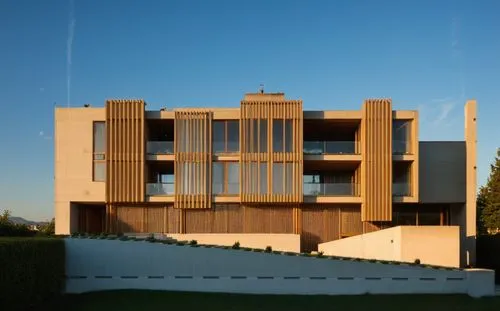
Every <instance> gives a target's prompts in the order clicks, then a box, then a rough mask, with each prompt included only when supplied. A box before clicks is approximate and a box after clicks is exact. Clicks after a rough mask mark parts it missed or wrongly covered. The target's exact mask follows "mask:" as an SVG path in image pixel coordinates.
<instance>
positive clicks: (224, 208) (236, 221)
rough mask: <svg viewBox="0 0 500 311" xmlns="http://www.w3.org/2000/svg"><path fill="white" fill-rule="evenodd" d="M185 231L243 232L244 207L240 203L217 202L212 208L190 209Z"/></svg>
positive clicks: (186, 211)
mask: <svg viewBox="0 0 500 311" xmlns="http://www.w3.org/2000/svg"><path fill="white" fill-rule="evenodd" d="M185 213H186V218H185V219H186V220H185V222H186V232H185V233H242V232H243V208H242V207H241V206H240V204H216V205H214V206H212V208H211V209H189V210H185Z"/></svg>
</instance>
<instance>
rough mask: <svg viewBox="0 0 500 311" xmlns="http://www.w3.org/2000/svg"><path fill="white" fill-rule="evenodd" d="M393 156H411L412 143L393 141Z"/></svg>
mask: <svg viewBox="0 0 500 311" xmlns="http://www.w3.org/2000/svg"><path fill="white" fill-rule="evenodd" d="M392 154H396V155H405V154H411V152H410V142H409V141H407V140H393V141H392Z"/></svg>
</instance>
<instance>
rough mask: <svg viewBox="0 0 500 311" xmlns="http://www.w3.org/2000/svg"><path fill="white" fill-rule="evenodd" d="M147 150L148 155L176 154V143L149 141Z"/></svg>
mask: <svg viewBox="0 0 500 311" xmlns="http://www.w3.org/2000/svg"><path fill="white" fill-rule="evenodd" d="M146 150H147V153H148V154H174V142H173V141H148V142H147V145H146Z"/></svg>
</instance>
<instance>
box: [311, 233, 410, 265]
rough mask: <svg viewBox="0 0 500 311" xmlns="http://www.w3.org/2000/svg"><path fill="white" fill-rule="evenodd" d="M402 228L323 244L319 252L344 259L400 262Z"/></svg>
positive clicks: (320, 245)
mask: <svg viewBox="0 0 500 311" xmlns="http://www.w3.org/2000/svg"><path fill="white" fill-rule="evenodd" d="M400 238H401V227H394V228H389V229H385V230H380V231H376V232H372V233H367V234H360V235H356V236H352V237H349V238H344V239H340V240H335V241H330V242H326V243H321V244H319V245H318V251H320V252H323V253H324V254H325V255H334V256H342V257H353V258H366V259H379V260H399V258H401V243H400Z"/></svg>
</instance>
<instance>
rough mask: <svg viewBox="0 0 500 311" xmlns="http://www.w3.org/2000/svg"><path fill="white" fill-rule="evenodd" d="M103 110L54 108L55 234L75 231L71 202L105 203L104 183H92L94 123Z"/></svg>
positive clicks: (103, 113)
mask: <svg viewBox="0 0 500 311" xmlns="http://www.w3.org/2000/svg"><path fill="white" fill-rule="evenodd" d="M104 120H105V111H104V108H69V109H68V108H56V110H55V131H54V133H55V135H54V148H55V150H54V159H55V163H54V170H55V174H54V192H55V193H54V208H55V218H56V233H57V234H68V233H70V232H71V231H72V230H74V229H73V228H75V227H76V224H77V220H76V215H75V211H76V208H75V207H74V206H73V207H72V205H71V204H70V202H104V199H105V183H104V182H93V181H92V151H93V137H92V136H93V122H94V121H104Z"/></svg>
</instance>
